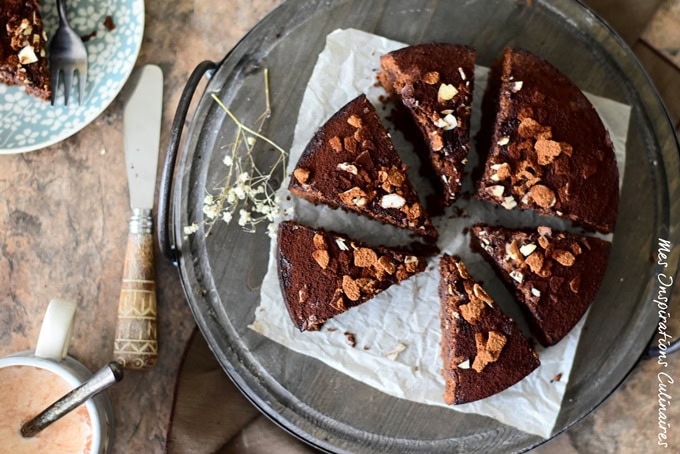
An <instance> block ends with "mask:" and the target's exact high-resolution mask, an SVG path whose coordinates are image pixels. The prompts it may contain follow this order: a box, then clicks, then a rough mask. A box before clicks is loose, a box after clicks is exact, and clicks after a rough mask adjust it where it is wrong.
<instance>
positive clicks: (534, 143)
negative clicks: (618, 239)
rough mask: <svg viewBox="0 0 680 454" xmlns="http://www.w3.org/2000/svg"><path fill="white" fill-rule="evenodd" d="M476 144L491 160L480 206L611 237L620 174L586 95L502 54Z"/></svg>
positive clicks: (535, 61) (554, 73)
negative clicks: (555, 219)
mask: <svg viewBox="0 0 680 454" xmlns="http://www.w3.org/2000/svg"><path fill="white" fill-rule="evenodd" d="M478 145H479V147H478V149H479V151H480V154H481V157H482V158H484V157H485V156H486V157H487V158H488V159H486V164H485V167H484V174H483V176H482V177H481V179H480V181H479V184H478V194H477V196H478V197H479V198H480V199H482V200H487V201H489V202H493V203H497V204H500V205H501V206H503V207H504V208H506V209H509V210H510V209H514V208H527V209H532V210H535V211H537V212H539V213H541V214H544V215H550V216H559V217H563V218H566V219H569V220H571V221H574V222H576V223H577V224H579V225H582V226H584V227H587V228H589V229H595V230H598V231H600V232H604V233H608V232H611V231H613V229H614V224H615V222H616V215H617V208H618V203H619V174H618V168H617V165H616V158H615V156H614V148H613V146H612V143H611V141H610V140H609V134H608V132H607V130H606V129H605V127H604V125H603V124H602V120H601V119H600V117H599V115H598V114H597V112H596V111H595V109H594V107H593V105H592V104H591V103H590V101H588V99H587V98H586V97H585V95H584V94H583V93H582V92H581V90H579V88H578V87H577V86H576V85H574V83H573V82H571V80H569V79H568V78H567V77H566V76H565V75H564V74H562V73H561V72H560V71H559V70H558V69H557V68H555V67H554V66H552V65H551V64H550V63H548V62H546V61H545V60H543V59H541V58H539V57H537V56H535V55H532V54H530V53H529V52H527V51H525V50H520V49H506V50H505V53H504V55H503V58H502V60H500V61H498V62H496V63H495V64H494V65H493V67H492V70H491V74H490V75H489V87H488V89H487V91H486V93H485V95H484V101H483V116H482V129H481V131H480V134H479V136H478ZM481 162H484V159H482V161H481Z"/></svg>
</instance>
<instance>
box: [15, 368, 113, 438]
mask: <svg viewBox="0 0 680 454" xmlns="http://www.w3.org/2000/svg"><path fill="white" fill-rule="evenodd" d="M122 379H123V368H122V367H121V366H120V364H118V363H117V362H115V361H112V362H110V363H109V364H107V365H106V366H104V367H103V368H101V369H100V370H98V371H97V372H96V373H95V374H94V375H93V376H92V377H90V379H89V380H87V381H86V382H85V383H83V384H82V385H80V386H78V387H77V388H75V389H73V390H72V391H70V392H69V393H68V394H66V395H65V396H64V397H62V398H61V399H59V400H58V401H56V402H55V403H53V404H52V405H50V406H49V407H47V408H46V409H45V410H44V411H43V412H42V413H40V414H39V415H38V416H36V417H35V418H33V419H31V420H30V421H28V422H27V423H25V424H24V425H23V426H21V435H23V436H24V437H32V436H34V435H36V434H37V433H38V432H40V431H41V430H43V429H44V428H46V427H47V426H49V425H50V424H52V423H53V422H55V421H57V420H58V419H60V418H62V417H63V416H65V415H66V414H68V413H69V412H71V411H72V410H73V409H75V408H77V407H79V406H80V405H82V404H83V403H84V402H85V401H87V400H88V399H89V398H90V397H92V396H94V395H95V394H99V393H100V392H102V391H104V390H105V389H106V388H108V387H109V386H111V385H113V384H114V383H117V382H119V381H121V380H122Z"/></svg>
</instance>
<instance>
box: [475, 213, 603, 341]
mask: <svg viewBox="0 0 680 454" xmlns="http://www.w3.org/2000/svg"><path fill="white" fill-rule="evenodd" d="M472 234H473V235H472V246H473V248H474V249H476V250H479V251H481V252H482V254H483V255H484V257H485V258H486V259H487V261H488V262H489V263H490V264H491V265H492V266H493V267H494V268H495V269H496V271H497V272H498V273H499V274H500V275H501V277H502V278H503V280H504V281H505V283H506V284H507V286H508V287H509V288H510V289H511V290H512V291H513V292H514V293H515V295H516V297H517V300H518V301H519V303H520V306H522V309H523V310H524V312H525V313H526V315H527V318H528V319H529V321H530V323H531V327H532V332H533V333H534V335H535V336H536V338H537V339H538V341H539V342H540V343H541V344H543V345H545V346H546V347H547V346H550V345H554V344H556V343H557V342H559V341H560V339H562V338H563V337H564V336H566V335H567V333H569V331H571V329H572V328H573V327H574V325H576V323H578V321H579V320H580V319H581V317H582V316H583V314H584V313H585V312H586V309H588V306H590V303H592V301H593V299H595V295H596V294H597V290H598V288H599V287H600V283H601V282H602V278H603V277H604V273H605V270H606V268H607V260H608V257H609V248H610V243H609V242H607V241H604V240H601V239H598V238H592V237H587V236H581V235H574V234H571V233H564V232H558V231H553V230H552V229H551V228H549V227H538V229H536V230H509V229H506V228H503V227H490V226H487V225H481V224H480V225H475V226H473V228H472Z"/></svg>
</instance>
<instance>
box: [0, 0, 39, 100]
mask: <svg viewBox="0 0 680 454" xmlns="http://www.w3.org/2000/svg"><path fill="white" fill-rule="evenodd" d="M0 24H2V25H1V26H0V82H2V83H4V84H7V85H22V86H24V87H25V89H26V93H28V94H31V95H34V96H36V97H38V98H40V99H43V100H45V101H46V100H48V99H49V98H50V93H51V92H50V71H49V67H48V63H47V58H46V54H45V48H46V45H47V35H46V34H45V32H44V31H43V23H42V19H41V18H40V3H39V2H38V0H3V1H2V5H1V6H0Z"/></svg>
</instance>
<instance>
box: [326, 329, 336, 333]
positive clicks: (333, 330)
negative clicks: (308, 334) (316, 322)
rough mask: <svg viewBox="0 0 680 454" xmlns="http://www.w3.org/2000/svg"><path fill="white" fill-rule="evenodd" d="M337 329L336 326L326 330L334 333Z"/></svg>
mask: <svg viewBox="0 0 680 454" xmlns="http://www.w3.org/2000/svg"><path fill="white" fill-rule="evenodd" d="M337 330H338V329H337V328H328V329H327V330H326V331H328V332H329V333H334V332H335V331H337Z"/></svg>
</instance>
